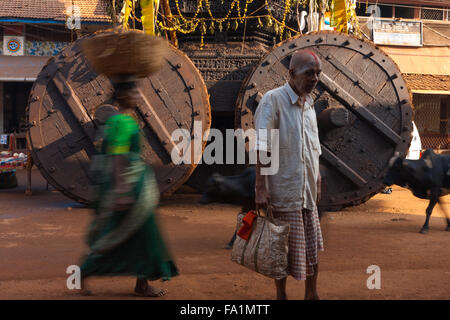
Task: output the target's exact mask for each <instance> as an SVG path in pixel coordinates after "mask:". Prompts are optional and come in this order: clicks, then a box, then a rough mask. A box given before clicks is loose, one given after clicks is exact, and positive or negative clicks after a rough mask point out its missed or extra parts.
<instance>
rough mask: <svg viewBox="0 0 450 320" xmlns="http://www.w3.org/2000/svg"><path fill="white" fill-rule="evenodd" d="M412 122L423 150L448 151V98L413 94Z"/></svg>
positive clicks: (449, 125)
mask: <svg viewBox="0 0 450 320" xmlns="http://www.w3.org/2000/svg"><path fill="white" fill-rule="evenodd" d="M413 105H414V109H415V110H414V113H415V114H414V122H415V123H416V126H417V129H418V130H419V134H420V140H421V142H422V148H423V149H428V148H432V149H450V141H449V140H450V139H449V138H450V96H449V95H433V94H430V95H428V94H414V95H413Z"/></svg>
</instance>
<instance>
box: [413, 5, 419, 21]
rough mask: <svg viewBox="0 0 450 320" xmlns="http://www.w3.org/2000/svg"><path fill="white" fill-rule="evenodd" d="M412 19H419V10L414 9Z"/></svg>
mask: <svg viewBox="0 0 450 320" xmlns="http://www.w3.org/2000/svg"><path fill="white" fill-rule="evenodd" d="M414 19H420V8H414Z"/></svg>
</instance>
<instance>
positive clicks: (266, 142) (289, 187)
mask: <svg viewBox="0 0 450 320" xmlns="http://www.w3.org/2000/svg"><path fill="white" fill-rule="evenodd" d="M304 101H305V102H304V104H303V106H302V103H301V99H299V96H298V95H297V94H296V93H295V92H294V90H293V89H292V88H291V86H290V85H289V83H286V84H285V85H283V86H281V87H279V88H276V89H273V90H270V91H268V92H267V93H266V94H264V96H263V97H262V99H261V101H260V103H259V105H258V108H257V109H256V112H255V116H254V123H255V129H256V132H257V142H256V146H255V149H256V150H264V151H271V153H272V159H273V157H274V152H276V151H277V150H278V152H279V169H278V172H277V173H276V174H274V175H269V176H268V180H267V181H268V187H269V193H270V198H271V204H272V207H273V209H274V210H275V211H296V210H301V209H303V208H305V209H309V210H313V209H315V207H316V199H317V179H318V175H319V156H320V155H321V153H322V151H321V148H320V142H319V134H318V129H317V119H316V112H315V110H314V107H313V104H314V101H313V99H312V98H311V96H310V95H307V96H306V97H305V99H304ZM298 102H299V103H298ZM262 129H269V132H270V129H279V142H278V145H277V144H276V141H274V144H273V145H271V139H270V133H269V134H267V135H265V134H261V132H262V131H260V130H262Z"/></svg>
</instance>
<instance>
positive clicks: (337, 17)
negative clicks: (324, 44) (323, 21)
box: [330, 0, 348, 33]
mask: <svg viewBox="0 0 450 320" xmlns="http://www.w3.org/2000/svg"><path fill="white" fill-rule="evenodd" d="M347 24H348V19H347V1H346V0H333V2H332V4H331V21H330V25H331V27H335V28H336V31H339V32H344V33H348V28H347Z"/></svg>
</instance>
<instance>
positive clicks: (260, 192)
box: [255, 150, 270, 208]
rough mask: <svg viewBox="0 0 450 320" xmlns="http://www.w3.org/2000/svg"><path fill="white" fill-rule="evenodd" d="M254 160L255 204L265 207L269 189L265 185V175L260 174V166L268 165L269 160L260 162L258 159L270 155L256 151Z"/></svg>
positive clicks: (268, 197) (267, 201)
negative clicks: (265, 162) (266, 162)
mask: <svg viewBox="0 0 450 320" xmlns="http://www.w3.org/2000/svg"><path fill="white" fill-rule="evenodd" d="M256 154H257V161H256V181H255V204H256V208H266V207H267V205H268V203H269V200H270V195H269V190H268V188H267V185H266V176H265V175H262V174H261V168H262V167H263V168H267V167H270V162H269V163H268V164H262V163H261V161H260V159H261V157H265V158H266V159H267V158H268V157H269V156H270V154H268V153H267V152H266V151H260V150H259V151H258V152H257V153H256Z"/></svg>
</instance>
